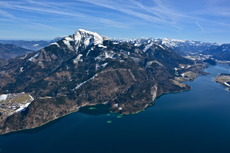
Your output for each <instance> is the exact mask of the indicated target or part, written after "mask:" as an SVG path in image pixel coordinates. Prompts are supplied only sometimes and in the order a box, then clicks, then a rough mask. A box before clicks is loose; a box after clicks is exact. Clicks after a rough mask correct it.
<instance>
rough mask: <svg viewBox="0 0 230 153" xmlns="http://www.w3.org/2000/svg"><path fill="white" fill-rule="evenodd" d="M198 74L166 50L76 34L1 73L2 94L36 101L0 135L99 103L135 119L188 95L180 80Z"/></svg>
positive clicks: (2, 125)
mask: <svg viewBox="0 0 230 153" xmlns="http://www.w3.org/2000/svg"><path fill="white" fill-rule="evenodd" d="M196 70H197V73H195V76H196V75H197V74H199V72H201V71H202V70H203V67H202V64H200V63H199V65H196V64H195V63H194V62H193V61H191V60H189V59H186V58H183V57H182V56H180V55H178V54H177V53H175V52H173V51H172V50H171V49H169V48H168V47H167V46H165V45H159V44H157V43H155V42H151V43H148V44H140V45H136V44H134V43H130V42H116V41H112V40H109V39H108V38H107V37H102V36H100V35H99V34H97V33H95V32H90V31H86V30H83V29H80V30H78V31H77V32H76V33H75V34H73V35H69V36H66V37H64V38H62V39H61V40H59V41H57V42H54V43H52V44H50V45H48V46H47V47H45V48H43V49H41V50H39V51H36V52H33V53H29V54H26V55H22V56H19V57H17V58H15V59H13V60H11V61H9V63H8V64H7V65H6V66H5V67H0V75H1V77H0V93H4V94H9V93H20V92H26V93H30V94H31V95H32V96H33V97H34V99H35V100H34V101H33V102H32V103H31V104H30V105H29V107H27V109H26V110H25V111H23V112H21V113H15V114H13V115H12V116H10V117H7V118H6V119H5V120H4V121H3V122H0V132H1V133H6V132H10V131H16V130H19V129H28V128H34V127H37V126H40V125H42V124H44V123H46V122H49V121H51V120H53V119H55V118H57V117H60V116H63V115H66V114H68V113H71V112H74V111H77V110H78V109H79V108H80V107H83V106H86V105H94V104H98V103H102V104H108V105H110V106H111V108H110V110H111V111H113V112H117V113H121V114H130V113H136V112H138V111H140V110H144V109H145V108H146V107H147V106H149V105H151V103H152V102H153V101H154V100H155V98H156V97H157V96H159V95H161V94H163V93H167V92H175V91H183V90H189V89H190V86H189V85H187V84H184V83H182V82H179V81H178V80H180V79H181V80H182V81H183V77H184V76H186V77H188V78H189V75H191V74H192V75H193V77H194V74H193V73H192V72H194V71H196ZM185 72H186V73H185ZM46 97H48V98H46Z"/></svg>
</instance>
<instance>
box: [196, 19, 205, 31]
mask: <svg viewBox="0 0 230 153" xmlns="http://www.w3.org/2000/svg"><path fill="white" fill-rule="evenodd" d="M196 25H198V27H200V28H201V30H202V32H204V28H203V27H202V26H201V25H200V24H199V23H198V21H196Z"/></svg>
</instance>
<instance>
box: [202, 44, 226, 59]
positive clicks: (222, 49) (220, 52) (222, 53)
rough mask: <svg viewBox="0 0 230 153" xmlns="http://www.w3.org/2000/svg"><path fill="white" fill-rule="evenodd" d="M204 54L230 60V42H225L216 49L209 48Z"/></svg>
mask: <svg viewBox="0 0 230 153" xmlns="http://www.w3.org/2000/svg"><path fill="white" fill-rule="evenodd" d="M202 54H204V55H212V57H213V58H215V59H218V60H226V61H230V44H223V45H221V46H219V47H217V48H214V49H207V50H205V51H203V52H202Z"/></svg>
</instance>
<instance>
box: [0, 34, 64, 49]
mask: <svg viewBox="0 0 230 153" xmlns="http://www.w3.org/2000/svg"><path fill="white" fill-rule="evenodd" d="M64 37H65V36H60V37H56V38H54V39H53V40H51V41H44V40H40V41H26V40H0V43H1V44H13V45H15V46H18V47H22V48H25V49H29V50H33V51H37V50H40V49H42V48H44V47H46V46H48V45H49V44H51V43H54V42H56V41H59V40H61V39H63V38H64Z"/></svg>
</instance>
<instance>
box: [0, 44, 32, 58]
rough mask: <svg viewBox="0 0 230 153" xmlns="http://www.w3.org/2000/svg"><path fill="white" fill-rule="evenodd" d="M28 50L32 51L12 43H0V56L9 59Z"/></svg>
mask: <svg viewBox="0 0 230 153" xmlns="http://www.w3.org/2000/svg"><path fill="white" fill-rule="evenodd" d="M29 52H32V51H31V50H28V49H24V48H21V47H17V46H15V45H12V44H0V58H6V59H9V58H13V57H16V56H19V55H22V54H26V53H29Z"/></svg>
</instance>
